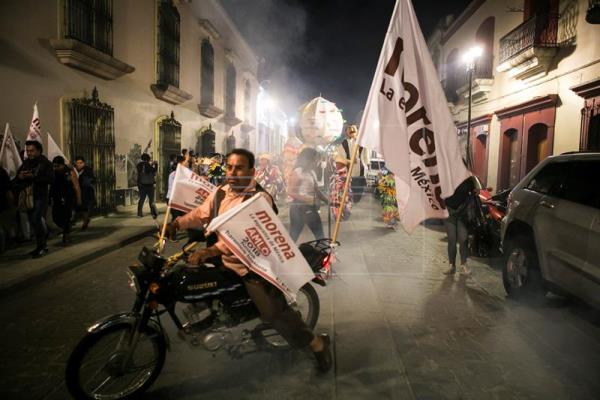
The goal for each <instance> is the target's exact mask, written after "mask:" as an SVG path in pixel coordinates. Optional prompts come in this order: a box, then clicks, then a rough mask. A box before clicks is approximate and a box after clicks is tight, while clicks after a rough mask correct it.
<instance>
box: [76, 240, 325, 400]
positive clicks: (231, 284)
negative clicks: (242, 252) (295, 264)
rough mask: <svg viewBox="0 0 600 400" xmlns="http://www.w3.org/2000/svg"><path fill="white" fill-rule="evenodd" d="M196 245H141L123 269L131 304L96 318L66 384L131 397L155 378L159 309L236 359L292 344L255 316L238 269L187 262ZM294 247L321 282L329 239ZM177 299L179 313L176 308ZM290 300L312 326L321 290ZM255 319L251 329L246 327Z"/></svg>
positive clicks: (189, 338) (160, 344)
mask: <svg viewBox="0 0 600 400" xmlns="http://www.w3.org/2000/svg"><path fill="white" fill-rule="evenodd" d="M195 245H196V242H194V243H190V244H188V245H186V246H184V248H183V250H182V251H181V252H179V253H177V254H174V255H172V256H170V257H168V258H165V257H162V256H160V255H159V254H158V253H157V252H156V251H155V250H153V249H149V248H147V247H144V248H143V249H142V251H141V252H140V254H139V257H138V260H139V261H140V263H139V264H136V265H133V266H130V267H129V268H128V269H127V274H128V276H129V286H130V287H131V288H132V289H133V290H134V291H135V293H136V297H135V302H134V304H133V308H132V310H131V311H130V312H122V313H117V314H113V315H110V316H108V317H105V318H103V319H101V320H99V321H96V322H95V323H93V324H92V325H91V326H90V327H89V328H88V329H87V333H86V335H85V336H84V337H83V339H81V341H80V342H79V343H78V344H77V346H76V347H75V349H74V350H73V352H72V353H71V355H70V357H69V360H68V363H67V368H66V385H67V388H68V390H69V392H70V393H71V395H72V396H73V397H74V398H76V399H125V398H127V399H129V398H133V397H136V396H138V395H139V394H141V393H142V392H144V391H145V390H147V389H148V388H149V387H150V386H151V385H152V384H153V383H154V381H155V380H156V378H158V376H159V374H160V372H161V370H162V368H163V365H164V363H165V359H166V352H167V349H169V339H168V336H167V333H166V331H165V329H164V327H163V325H162V322H161V316H163V315H164V314H168V315H169V317H170V318H171V320H172V321H173V323H174V324H175V326H176V327H177V329H178V336H179V338H180V339H181V340H183V341H185V342H187V343H188V344H189V345H190V346H191V347H192V348H203V349H204V350H205V351H208V352H211V353H214V352H217V351H225V352H227V353H228V354H229V355H230V356H231V357H232V358H234V359H235V358H241V357H243V356H244V355H246V354H249V353H253V352H256V351H265V350H277V349H285V348H288V347H289V346H288V344H287V342H285V340H284V339H283V338H282V337H281V336H279V335H278V334H277V332H276V331H275V330H274V329H273V328H272V327H271V326H270V325H269V324H266V323H262V322H260V320H258V318H259V312H258V310H257V309H256V307H255V305H254V304H253V302H252V300H251V299H250V296H249V295H248V293H247V291H246V288H245V285H244V284H243V282H242V281H241V279H240V278H239V277H238V276H237V275H236V274H235V273H233V272H232V271H229V270H225V269H223V268H218V267H214V266H211V265H209V264H203V265H200V266H189V265H187V264H186V263H185V262H184V259H185V257H186V256H187V255H188V254H189V251H190V250H191V249H192V248H193V247H194V246H195ZM299 248H300V251H301V253H302V254H303V256H304V257H305V258H306V259H307V261H308V263H309V265H310V266H311V268H312V270H313V271H314V273H315V278H314V279H313V282H314V283H317V284H319V285H322V286H325V285H326V283H325V278H326V277H327V275H328V274H330V272H331V270H330V267H331V265H330V264H331V263H330V261H331V258H332V256H331V251H330V249H331V240H329V239H321V240H316V241H313V242H308V243H303V244H301V245H300V246H299ZM182 305H183V310H182V311H183V316H184V318H183V321H182V319H180V316H179V315H178V314H181V312H180V310H179V309H177V310H176V306H178V307H179V308H181V307H182ZM291 306H292V307H293V308H294V309H295V310H296V311H297V312H299V313H300V315H301V316H302V319H303V320H304V322H305V323H306V324H307V326H308V327H309V328H311V329H314V327H315V325H316V323H317V320H318V318H319V297H318V295H317V292H316V291H315V289H314V287H313V286H312V285H311V284H310V283H306V284H305V285H304V286H303V287H302V288H301V289H300V291H299V293H298V295H297V300H296V302H295V303H293V304H292V305H291ZM256 320H258V323H256V322H255V321H256ZM252 323H254V324H253V325H254V327H253V328H252V329H249V328H244V326H246V325H251V324H252Z"/></svg>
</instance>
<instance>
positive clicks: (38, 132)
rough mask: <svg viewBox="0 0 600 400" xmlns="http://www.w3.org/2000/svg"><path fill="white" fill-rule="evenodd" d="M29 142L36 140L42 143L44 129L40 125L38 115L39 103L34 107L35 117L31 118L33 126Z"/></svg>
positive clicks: (28, 135)
mask: <svg viewBox="0 0 600 400" xmlns="http://www.w3.org/2000/svg"><path fill="white" fill-rule="evenodd" d="M27 140H28V141H29V140H35V141H36V142H40V143H42V128H41V124H40V115H39V114H38V108H37V102H36V103H35V104H34V105H33V116H32V117H31V125H29V132H28V133H27Z"/></svg>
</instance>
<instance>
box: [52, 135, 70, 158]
mask: <svg viewBox="0 0 600 400" xmlns="http://www.w3.org/2000/svg"><path fill="white" fill-rule="evenodd" d="M47 133H48V160H50V161H52V160H53V159H54V157H56V156H61V157H62V158H64V159H65V164H67V165H68V164H70V162H69V159H68V158H67V157H66V156H65V153H63V151H62V149H61V148H60V146H59V145H58V144H56V142H55V141H54V138H53V137H52V135H51V134H50V132H47Z"/></svg>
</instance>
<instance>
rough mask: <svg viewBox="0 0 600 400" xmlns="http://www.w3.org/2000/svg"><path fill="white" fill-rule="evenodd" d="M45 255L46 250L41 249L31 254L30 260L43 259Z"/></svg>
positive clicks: (45, 248)
mask: <svg viewBox="0 0 600 400" xmlns="http://www.w3.org/2000/svg"><path fill="white" fill-rule="evenodd" d="M46 254H48V248H47V247H44V248H43V249H40V250H37V251H36V252H35V253H33V254H32V255H31V258H40V257H44V256H45V255H46Z"/></svg>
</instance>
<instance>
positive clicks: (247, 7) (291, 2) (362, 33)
mask: <svg viewBox="0 0 600 400" xmlns="http://www.w3.org/2000/svg"><path fill="white" fill-rule="evenodd" d="M221 2H222V4H223V5H224V6H225V8H226V9H227V11H228V12H229V14H230V15H231V17H232V19H233V20H234V21H235V23H236V25H237V26H238V28H239V30H240V31H241V33H242V34H243V35H244V36H245V37H246V40H247V41H248V43H249V44H250V46H252V48H253V49H254V50H255V51H256V53H257V55H259V56H260V57H262V58H264V59H265V60H266V62H265V63H264V67H263V68H262V69H261V74H260V75H261V76H260V79H262V80H267V81H266V82H263V86H264V87H265V88H266V89H267V90H268V91H269V92H270V93H272V94H273V95H274V97H275V98H276V99H277V102H278V104H279V105H280V106H281V107H282V109H283V110H284V111H285V112H286V113H288V116H294V114H295V112H296V110H297V107H298V106H299V105H300V104H302V103H303V102H305V101H308V100H310V99H312V98H313V97H316V96H318V95H319V94H321V95H322V96H323V97H325V98H326V99H328V100H331V101H333V102H335V103H336V104H337V105H338V107H340V108H341V109H343V115H344V118H345V119H346V120H348V122H355V119H356V118H357V115H358V113H359V111H360V110H361V109H362V108H363V107H364V104H365V102H366V100H367V96H368V92H369V88H370V86H371V80H372V78H373V74H374V71H375V67H376V66H377V60H378V58H379V53H380V51H381V47H382V45H383V39H384V37H385V32H386V30H387V27H388V24H389V21H390V18H391V14H392V10H393V8H394V4H395V0H221ZM469 2H470V1H469V0H447V1H444V2H442V1H433V0H431V1H423V0H421V1H417V0H414V1H413V3H414V5H415V11H416V13H417V17H418V19H419V22H420V24H421V28H422V29H423V33H424V35H425V38H427V37H428V35H429V33H430V32H432V31H433V29H434V28H435V26H436V24H437V23H438V21H440V19H441V18H442V17H443V16H444V15H447V14H455V15H458V14H460V12H462V10H464V9H465V8H466V6H467V5H468V4H469ZM356 122H358V121H356Z"/></svg>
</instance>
